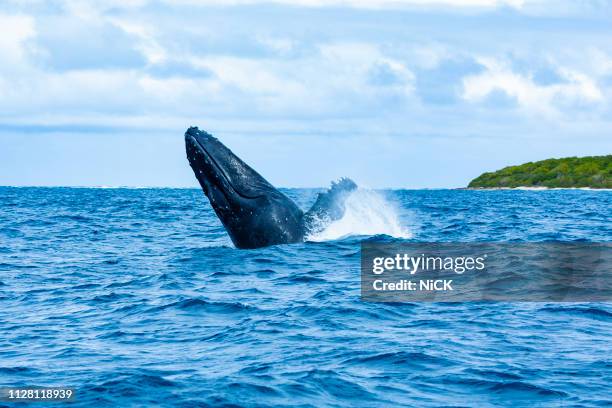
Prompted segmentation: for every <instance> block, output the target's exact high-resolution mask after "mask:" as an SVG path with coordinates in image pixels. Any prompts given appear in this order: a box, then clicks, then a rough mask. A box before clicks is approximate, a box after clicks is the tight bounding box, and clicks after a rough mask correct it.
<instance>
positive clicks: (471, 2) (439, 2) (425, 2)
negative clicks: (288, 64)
mask: <svg viewBox="0 0 612 408" xmlns="http://www.w3.org/2000/svg"><path fill="white" fill-rule="evenodd" d="M527 1H528V0H267V1H263V0H172V1H168V0H167V2H169V3H173V4H177V3H178V4H191V5H200V6H210V5H218V6H228V5H251V4H261V3H268V4H269V3H275V4H288V5H291V6H301V7H338V6H343V7H354V8H366V9H379V8H402V7H409V6H419V7H423V6H432V7H440V6H450V7H472V8H492V7H501V6H510V7H515V8H520V7H522V6H523V5H524V4H525V3H526V2H527Z"/></svg>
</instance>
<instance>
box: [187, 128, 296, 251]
mask: <svg viewBox="0 0 612 408" xmlns="http://www.w3.org/2000/svg"><path fill="white" fill-rule="evenodd" d="M185 148H186V151H187V159H188V160H189V164H190V165H191V168H192V169H193V172H194V173H195V176H196V178H197V179H198V181H199V183H200V186H202V190H203V191H204V194H206V196H207V197H208V199H209V201H210V204H211V206H212V207H213V209H214V211H215V213H216V214H217V216H218V217H219V219H220V220H221V222H222V223H223V226H224V227H225V229H226V230H227V232H228V234H229V236H230V238H231V239H232V242H233V243H234V245H235V246H236V247H237V248H259V247H263V246H268V245H275V244H284V243H293V242H299V241H302V240H303V238H304V225H303V223H304V221H303V213H302V211H301V210H300V209H299V208H298V207H297V205H296V204H295V203H294V202H293V201H291V200H290V199H289V198H288V197H287V196H285V195H284V194H283V193H281V192H280V191H278V190H277V189H276V188H274V187H273V186H272V185H271V184H270V183H268V181H266V179H264V178H263V177H262V176H261V175H259V173H257V172H256V171H255V170H253V169H252V168H251V167H249V166H248V165H247V164H246V163H244V162H243V161H242V160H240V158H238V157H237V156H236V155H235V154H234V153H232V151H231V150H230V149H228V148H227V147H226V146H225V145H223V143H221V142H220V141H219V140H218V139H216V138H215V137H213V136H212V135H210V134H208V133H206V132H204V131H201V130H199V129H198V128H197V127H191V128H189V129H188V130H187V132H185Z"/></svg>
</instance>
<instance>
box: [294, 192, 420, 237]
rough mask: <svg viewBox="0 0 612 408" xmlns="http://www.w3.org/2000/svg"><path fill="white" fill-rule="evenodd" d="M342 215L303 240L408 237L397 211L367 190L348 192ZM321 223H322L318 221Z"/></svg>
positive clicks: (390, 204)
mask: <svg viewBox="0 0 612 408" xmlns="http://www.w3.org/2000/svg"><path fill="white" fill-rule="evenodd" d="M345 208H346V209H345V213H344V216H343V217H342V218H340V219H339V220H336V221H333V222H331V223H329V225H327V227H325V228H324V229H322V230H321V231H319V232H316V233H314V234H312V235H309V236H307V237H306V239H307V240H308V241H316V242H320V241H330V240H334V239H340V238H344V237H348V236H354V235H381V234H384V235H389V236H392V237H395V238H410V237H411V236H412V234H411V233H410V231H408V230H407V229H406V228H404V227H403V226H402V224H401V223H400V220H399V216H398V214H397V210H396V209H395V207H394V206H393V204H392V203H390V202H389V201H388V200H387V199H386V198H385V197H384V196H383V195H382V194H380V193H378V192H376V191H373V190H367V189H361V188H360V189H358V190H355V191H353V192H351V193H350V195H349V197H348V198H347V199H346V202H345ZM322 222H323V220H322Z"/></svg>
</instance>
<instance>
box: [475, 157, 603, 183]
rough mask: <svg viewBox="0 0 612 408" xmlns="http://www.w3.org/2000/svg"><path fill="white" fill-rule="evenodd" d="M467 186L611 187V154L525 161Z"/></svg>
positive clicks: (482, 176)
mask: <svg viewBox="0 0 612 408" xmlns="http://www.w3.org/2000/svg"><path fill="white" fill-rule="evenodd" d="M468 187H472V188H491V187H552V188H555V187H591V188H612V155H607V156H589V157H566V158H563V159H548V160H542V161H538V162H529V163H525V164H521V165H519V166H510V167H505V168H503V169H501V170H498V171H494V172H491V173H483V174H481V175H480V176H479V177H476V178H475V179H474V180H472V181H471V182H470V184H469V185H468Z"/></svg>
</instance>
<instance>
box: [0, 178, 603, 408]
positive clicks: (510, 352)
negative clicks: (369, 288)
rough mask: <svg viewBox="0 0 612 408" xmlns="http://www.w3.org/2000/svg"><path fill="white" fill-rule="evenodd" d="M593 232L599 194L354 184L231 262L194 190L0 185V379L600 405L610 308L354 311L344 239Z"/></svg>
mask: <svg viewBox="0 0 612 408" xmlns="http://www.w3.org/2000/svg"><path fill="white" fill-rule="evenodd" d="M284 191H285V193H286V194H288V195H289V196H291V197H292V198H293V199H294V200H295V201H296V202H298V203H299V204H300V206H302V208H304V209H307V208H308V207H309V205H310V203H312V202H313V201H314V199H315V196H316V193H317V190H314V189H288V190H284ZM611 220H612V192H610V191H578V190H554V191H470V190H389V191H377V192H372V191H361V190H360V191H358V192H356V193H354V195H353V196H351V197H350V198H349V201H348V203H347V213H346V215H345V217H344V218H343V219H341V220H339V221H337V222H335V223H334V224H332V225H330V226H329V227H328V228H327V229H326V230H324V231H322V232H320V233H318V234H317V235H316V236H311V237H309V240H308V242H305V243H302V244H294V245H279V246H274V247H268V248H262V249H256V250H237V249H235V248H233V246H232V244H231V241H230V240H229V238H228V236H227V234H226V233H225V230H224V228H223V227H222V225H221V224H220V222H219V221H218V219H217V217H216V216H215V214H214V213H213V211H212V209H211V207H210V205H209V204H208V201H207V199H206V197H205V196H204V195H203V194H202V192H201V191H200V190H199V189H165V188H164V189H102V188H11V187H1V188H0V387H7V386H21V387H23V386H46V387H51V386H57V387H73V388H74V389H75V390H76V391H75V396H76V397H75V401H74V402H72V403H71V405H70V406H72V407H80V406H96V407H103V406H109V407H111V406H152V405H153V406H155V405H160V406H184V407H189V406H245V407H256V406H302V407H310V406H312V407H321V406H333V407H344V406H364V407H374V406H500V405H501V406H504V405H506V406H515V407H516V406H553V407H556V406H604V405H608V406H609V405H610V404H612V394H611V393H610V383H611V382H612V357H611V356H612V353H611V348H610V344H611V341H612V331H611V327H612V326H611V322H612V306H611V305H610V303H542V302H539V303H538V302H531V303H518V302H517V303H511V302H506V303H484V302H465V303H368V302H364V301H362V300H361V299H360V269H359V262H360V242H361V241H362V240H368V241H375V242H378V241H380V242H402V241H405V240H407V241H411V242H415V241H416V242H420V241H423V242H475V241H497V242H500V241H504V242H532V241H537V242H540V241H572V242H573V241H581V242H610V241H612V222H611ZM3 404H4V403H2V402H0V406H3ZM45 406H65V405H64V404H60V403H58V404H54V403H48V404H47V405H45Z"/></svg>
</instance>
